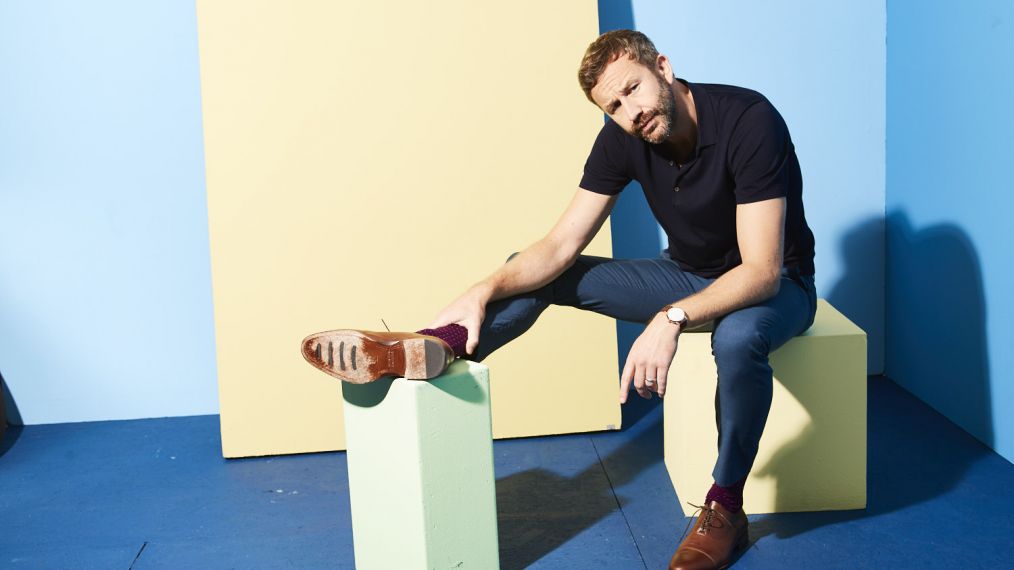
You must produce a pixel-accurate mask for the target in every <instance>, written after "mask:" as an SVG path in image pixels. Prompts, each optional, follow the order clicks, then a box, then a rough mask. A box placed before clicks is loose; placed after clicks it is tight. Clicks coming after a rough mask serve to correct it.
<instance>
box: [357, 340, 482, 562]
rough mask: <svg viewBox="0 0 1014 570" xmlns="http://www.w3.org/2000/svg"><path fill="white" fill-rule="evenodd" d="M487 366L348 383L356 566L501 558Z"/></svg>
mask: <svg viewBox="0 0 1014 570" xmlns="http://www.w3.org/2000/svg"><path fill="white" fill-rule="evenodd" d="M489 404H490V401H489V369H488V368H486V367H485V366H483V365H481V364H475V363H470V362H465V361H460V360H459V361H458V362H455V363H454V364H453V365H452V366H451V367H450V368H449V369H448V370H447V372H445V373H444V375H443V376H440V377H439V378H436V379H434V380H433V381H432V382H418V381H412V380H405V379H404V378H398V379H395V380H391V379H383V380H380V381H377V382H373V383H370V384H362V385H358V386H357V385H354V384H349V385H347V386H346V388H345V406H344V409H345V430H346V434H347V436H348V468H349V494H350V498H351V506H352V537H353V541H354V545H355V555H356V568H359V569H360V570H369V569H371V568H376V569H380V570H387V569H389V568H420V569H425V568H481V569H483V570H485V569H490V570H493V569H495V568H497V567H499V550H498V548H497V545H498V540H497V521H496V481H495V479H494V476H493V437H492V433H491V431H490V429H491V428H490V405H489Z"/></svg>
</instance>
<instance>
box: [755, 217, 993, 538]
mask: <svg viewBox="0 0 1014 570" xmlns="http://www.w3.org/2000/svg"><path fill="white" fill-rule="evenodd" d="M879 225H880V223H879V222H878V221H877V220H871V221H870V222H867V223H864V224H860V225H859V226H857V227H856V228H855V230H854V231H851V232H849V234H848V235H849V236H851V237H852V238H853V239H855V240H857V242H858V243H857V244H849V243H846V244H844V245H845V251H846V252H847V253H849V254H848V255H846V260H847V261H848V265H847V266H846V271H845V273H844V275H845V276H844V277H843V278H842V280H841V281H840V282H839V283H837V284H836V285H835V286H834V287H833V288H832V292H831V296H832V297H834V296H836V295H839V296H840V295H845V296H849V295H859V294H861V291H862V288H863V287H868V286H869V285H868V283H869V282H868V281H867V280H866V279H865V274H866V273H865V272H866V269H865V268H864V267H863V258H862V256H861V255H852V253H855V252H861V251H863V248H864V247H865V242H866V241H867V239H868V237H869V233H870V232H871V231H877V227H878V226H879ZM887 239H888V243H889V250H888V254H889V256H888V260H889V262H890V268H889V269H888V275H889V276H890V278H889V292H888V299H890V300H891V303H890V312H889V313H888V320H887V331H888V334H887V340H888V344H887V355H888V358H887V365H888V371H889V372H890V371H892V370H896V371H899V372H901V371H903V372H904V377H905V382H898V384H901V385H902V386H906V385H907V386H908V387H909V389H910V391H912V392H915V393H926V392H931V393H933V394H936V395H937V397H938V398H942V399H944V401H946V402H947V403H948V404H950V405H952V406H953V407H954V408H955V409H960V410H961V411H962V413H963V414H965V417H966V418H967V419H969V421H970V422H971V424H970V425H965V426H963V427H965V429H968V430H969V431H971V429H970V428H974V429H976V430H980V431H979V432H977V433H976V432H973V434H974V435H975V436H976V437H978V438H979V439H981V440H982V441H984V442H986V443H987V444H991V442H992V440H993V434H992V428H991V426H992V417H991V413H990V394H989V370H988V362H987V360H986V356H987V355H986V351H985V347H986V338H985V336H986V332H985V331H986V328H985V325H986V323H985V306H984V300H983V299H984V297H983V289H982V277H981V272H980V267H979V261H978V255H977V254H976V253H975V250H974V248H973V247H972V245H971V242H970V240H969V239H968V237H967V236H966V234H965V233H964V232H963V231H962V230H961V229H960V228H958V227H956V226H953V225H941V226H933V227H929V228H926V229H923V230H919V231H915V230H914V229H913V228H912V226H911V223H910V222H909V220H908V217H907V216H906V215H905V214H904V213H893V214H891V215H890V216H889V217H888V219H887ZM947 315H954V318H953V319H951V318H948V317H947ZM876 382H887V381H886V380H884V379H876V377H874V379H873V380H872V381H871V384H870V388H871V390H870V391H869V395H870V398H869V401H868V416H867V417H868V425H867V437H868V440H867V509H866V510H855V511H836V512H835V511H829V512H823V513H817V514H815V515H809V516H806V517H791V516H785V515H773V516H770V517H766V518H764V519H762V520H760V521H758V522H757V523H756V524H752V525H751V534H752V535H753V536H754V540H755V541H756V540H759V539H760V538H762V537H764V536H765V535H768V534H775V535H777V536H779V537H781V538H787V537H791V536H796V535H798V534H803V533H805V532H808V531H810V530H814V529H816V528H819V527H822V526H826V525H830V524H838V523H842V522H847V521H850V520H856V519H861V518H866V517H871V516H877V515H881V514H886V513H891V512H894V511H898V510H901V509H904V508H906V507H908V506H911V505H915V504H919V503H922V502H925V501H928V500H931V499H933V498H935V497H938V496H940V495H943V494H945V493H947V492H948V491H950V490H951V489H953V488H954V487H955V486H956V485H957V483H958V482H960V481H961V480H962V479H963V478H964V476H965V473H966V472H967V471H968V470H969V468H970V467H971V465H973V464H974V463H975V462H977V461H978V460H979V459H980V458H982V457H983V456H985V455H988V454H989V450H988V449H986V448H985V447H982V446H976V445H971V446H970V445H968V440H967V438H966V437H965V435H964V434H962V433H960V432H959V431H958V430H954V429H952V428H951V427H950V426H948V425H947V424H946V423H945V422H940V421H936V418H932V417H931V416H932V414H933V412H931V411H930V410H929V409H927V408H925V407H924V406H923V405H922V404H919V403H913V402H912V400H911V399H909V398H904V397H902V396H903V393H902V392H901V391H899V390H890V389H888V388H886V387H885V388H878V386H880V385H878V384H875V383H876ZM874 388H878V389H874ZM877 395H880V396H881V398H877V397H876V396H877ZM935 407H937V409H938V410H940V408H941V406H935ZM943 411H944V412H945V414H947V415H950V411H948V410H943ZM951 417H954V416H951ZM821 429H822V428H821V424H820V421H819V418H814V421H813V423H812V424H811V426H809V427H808V428H807V429H806V430H804V431H803V432H802V433H801V434H800V436H799V437H798V438H797V439H796V440H793V441H792V442H790V443H788V444H786V445H785V446H784V447H783V448H782V449H780V450H779V451H778V453H777V454H776V456H775V458H773V460H772V462H771V464H769V465H768V466H766V469H767V470H768V471H771V472H774V473H777V472H778V465H779V464H781V465H788V464H791V462H792V461H793V453H794V450H797V449H801V448H803V447H805V446H806V445H807V440H808V439H810V438H812V437H814V435H815V434H818V433H820V430H821ZM796 491H797V492H798V489H797V490H796ZM790 492H793V490H789V489H784V490H783V489H779V490H778V495H779V496H781V495H783V494H784V493H790Z"/></svg>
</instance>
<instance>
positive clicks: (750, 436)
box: [711, 273, 817, 500]
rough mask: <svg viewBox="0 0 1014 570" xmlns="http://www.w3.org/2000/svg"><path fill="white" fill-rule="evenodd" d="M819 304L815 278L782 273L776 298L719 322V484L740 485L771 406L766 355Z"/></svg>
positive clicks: (715, 337)
mask: <svg viewBox="0 0 1014 570" xmlns="http://www.w3.org/2000/svg"><path fill="white" fill-rule="evenodd" d="M816 304H817V295H816V291H815V289H814V287H813V278H812V277H802V278H800V277H796V278H795V279H792V278H789V277H788V276H787V274H785V273H783V276H782V282H781V285H780V287H779V291H778V294H777V295H776V296H775V297H773V298H771V299H769V300H768V301H766V302H764V303H761V304H759V305H754V306H752V307H747V308H745V309H741V310H739V311H735V312H733V313H730V314H728V315H726V316H725V317H724V318H722V319H720V320H719V321H718V322H717V324H716V325H715V331H714V333H713V334H712V337H711V344H712V352H713V354H714V355H715V363H716V364H717V366H718V390H717V391H716V393H715V415H716V422H717V424H718V461H717V462H716V464H715V469H714V471H713V472H712V475H713V476H714V479H715V483H716V484H717V485H720V486H722V487H726V488H729V487H734V486H736V485H737V484H738V485H739V490H740V491H741V490H742V482H743V481H744V480H745V479H746V476H747V474H748V473H749V472H750V469H751V468H752V467H753V462H754V459H755V458H756V456H757V446H758V444H759V443H760V438H761V433H762V432H763V431H764V424H765V423H766V421H767V416H768V411H769V410H770V408H771V392H772V376H771V365H770V364H769V363H768V355H769V354H770V353H771V351H773V350H775V349H777V348H778V347H780V346H781V345H783V344H785V342H787V341H788V340H789V339H790V338H792V337H794V336H796V335H798V334H800V333H802V332H803V331H805V330H806V329H807V328H809V326H810V325H811V324H813V317H814V314H815V312H816ZM716 500H717V499H716ZM740 500H742V499H741V498H740Z"/></svg>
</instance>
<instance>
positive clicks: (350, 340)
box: [303, 329, 454, 384]
mask: <svg viewBox="0 0 1014 570" xmlns="http://www.w3.org/2000/svg"><path fill="white" fill-rule="evenodd" d="M303 358H305V359H306V361H307V362H309V363H310V364H312V365H314V366H315V367H317V368H319V369H320V370H322V371H324V372H326V373H327V374H330V375H331V376H334V377H335V378H339V379H341V380H344V381H346V382H352V383H353V384H365V383H367V382H373V381H374V380H376V379H378V378H381V377H383V376H388V375H391V376H402V377H404V378H408V379H410V380H429V379H430V378H436V377H437V376H440V374H442V373H443V371H444V370H446V369H447V367H448V366H450V364H451V362H453V361H454V351H453V350H451V347H450V346H448V344H447V343H446V342H444V341H442V340H440V339H439V338H437V337H435V336H428V335H422V334H418V333H406V332H373V331H360V330H351V329H346V330H337V331H325V332H319V333H316V334H312V335H310V336H308V337H306V338H305V339H303Z"/></svg>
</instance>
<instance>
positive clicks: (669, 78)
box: [655, 54, 676, 85]
mask: <svg viewBox="0 0 1014 570" xmlns="http://www.w3.org/2000/svg"><path fill="white" fill-rule="evenodd" d="M655 71H657V72H658V73H659V75H661V76H662V78H663V79H665V81H666V83H668V84H670V85H672V82H673V81H676V76H675V75H674V74H673V71H672V64H671V63H670V62H669V58H668V57H666V56H664V55H662V54H658V58H657V59H656V60H655Z"/></svg>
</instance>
